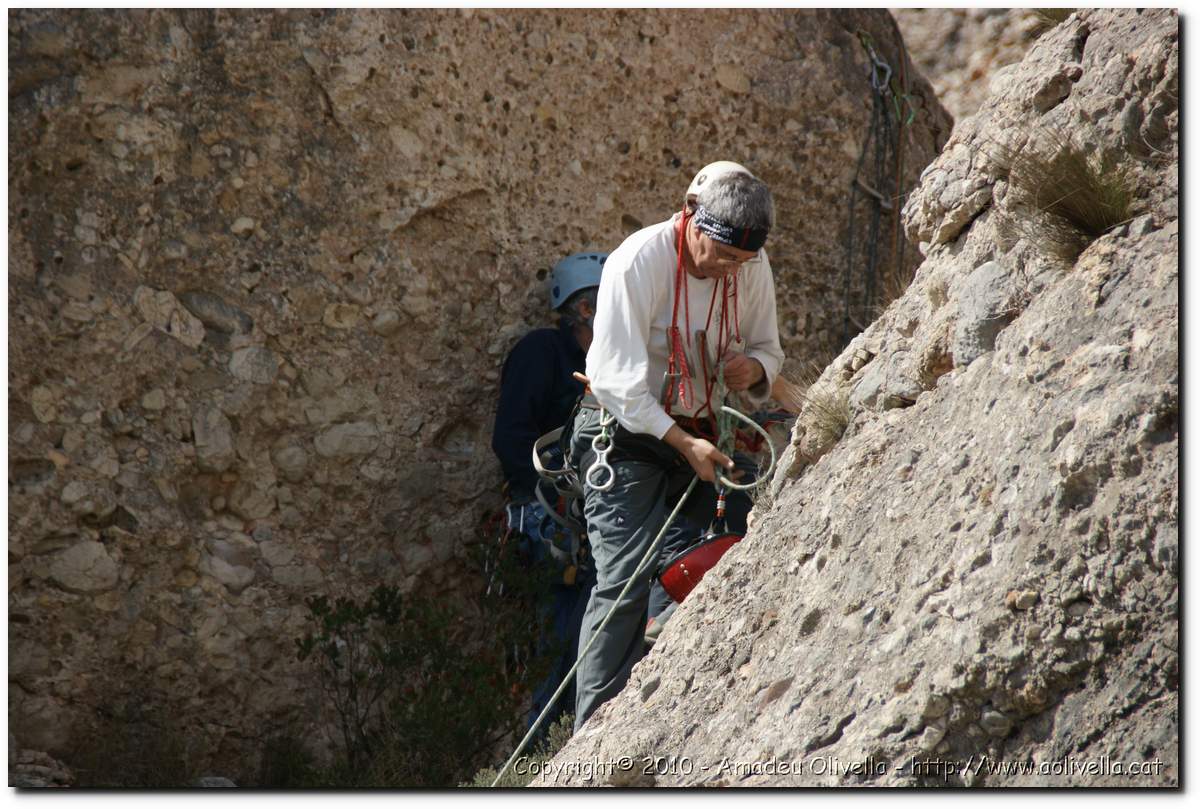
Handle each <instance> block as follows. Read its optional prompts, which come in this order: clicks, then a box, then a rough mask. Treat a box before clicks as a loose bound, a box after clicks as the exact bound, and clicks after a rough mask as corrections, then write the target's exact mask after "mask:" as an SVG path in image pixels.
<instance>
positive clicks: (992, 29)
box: [892, 8, 1070, 121]
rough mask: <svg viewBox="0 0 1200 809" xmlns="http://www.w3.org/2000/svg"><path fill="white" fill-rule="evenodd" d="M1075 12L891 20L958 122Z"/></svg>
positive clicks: (922, 11) (950, 12)
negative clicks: (1000, 75)
mask: <svg viewBox="0 0 1200 809" xmlns="http://www.w3.org/2000/svg"><path fill="white" fill-rule="evenodd" d="M1069 11H1070V9H1058V10H1057V11H1056V10H1053V9H1040V10H1039V9H1032V8H897V9H893V11H892V14H893V15H894V16H895V18H896V23H897V24H898V25H899V26H900V30H901V32H902V33H903V34H904V44H905V45H906V46H907V47H908V51H909V56H910V58H911V59H912V60H913V61H914V62H916V64H917V66H918V67H919V68H920V69H921V72H922V73H923V74H924V75H925V76H926V78H928V79H929V83H930V84H932V85H933V89H934V91H935V92H937V96H938V101H940V102H941V103H942V105H943V106H945V107H946V109H947V110H948V111H949V112H950V114H951V115H953V116H954V120H955V121H958V120H961V119H963V118H966V117H967V116H968V115H974V114H975V112H976V111H977V110H979V108H980V106H981V105H982V104H983V101H984V99H986V98H987V97H988V79H989V77H990V76H991V74H992V73H993V72H995V71H996V70H999V69H1000V68H1002V67H1005V66H1007V65H1011V64H1013V63H1014V62H1019V61H1021V57H1022V56H1024V55H1025V51H1026V50H1027V49H1028V48H1029V46H1030V45H1031V44H1033V42H1034V41H1035V40H1036V39H1037V37H1038V35H1039V34H1041V33H1042V32H1043V31H1044V30H1045V28H1047V27H1048V26H1052V25H1053V24H1054V23H1053V20H1052V19H1051V18H1049V17H1048V16H1047V15H1048V14H1052V13H1061V12H1069Z"/></svg>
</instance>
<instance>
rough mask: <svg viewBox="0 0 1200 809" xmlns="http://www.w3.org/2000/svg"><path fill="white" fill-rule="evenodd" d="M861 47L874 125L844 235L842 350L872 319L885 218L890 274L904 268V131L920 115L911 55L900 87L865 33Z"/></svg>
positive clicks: (852, 193) (857, 172)
mask: <svg viewBox="0 0 1200 809" xmlns="http://www.w3.org/2000/svg"><path fill="white" fill-rule="evenodd" d="M858 39H859V42H860V43H861V44H862V46H863V50H864V51H866V54H867V61H868V70H869V76H868V78H869V83H870V85H871V90H872V102H873V103H872V108H871V124H870V130H869V132H868V134H867V138H866V140H865V141H864V142H863V147H862V152H861V153H860V154H859V158H858V164H857V166H856V168H855V171H854V179H853V180H852V181H851V184H850V203H849V215H848V219H849V226H848V227H847V230H846V270H845V275H844V278H843V294H844V300H845V311H844V314H843V318H842V344H843V345H845V344H846V343H848V342H849V341H850V338H851V336H853V333H854V332H855V331H861V330H862V329H864V328H866V326H867V323H868V322H869V320H870V319H871V317H872V314H873V309H874V305H875V301H876V296H877V292H878V290H877V286H878V281H879V274H880V269H881V266H880V265H881V257H880V251H879V241H880V231H881V224H882V219H883V216H884V214H887V215H888V216H889V217H890V218H891V220H892V221H891V228H890V229H891V257H890V262H889V266H890V269H889V270H888V272H890V273H892V274H893V275H894V276H895V277H896V278H899V277H900V276H901V274H902V270H903V265H904V244H903V240H902V239H901V238H900V209H901V208H902V207H903V201H904V140H905V138H904V136H903V133H902V132H901V130H903V129H904V128H906V127H908V126H909V125H911V124H912V122H913V120H914V119H915V117H916V109H915V107H914V106H913V103H912V98H911V96H910V94H909V92H908V74H907V65H906V63H907V60H908V54H907V53H906V52H904V51H903V44H901V49H902V51H901V63H900V82H899V85H898V84H897V81H896V74H895V71H893V69H892V66H891V65H889V64H888V63H887V61H885V60H884V59H883V58H881V57H880V56H879V53H878V51H877V50H876V49H875V44H874V42H873V40H872V39H871V36H870V35H869V34H867V33H866V32H865V31H861V30H860V31H859V32H858ZM904 105H907V107H908V113H907V115H905V114H904V109H903V106H904ZM872 146H873V147H874V154H873V155H872V161H871V162H872V165H871V170H872V176H871V178H870V180H868V179H866V178H865V177H864V176H863V169H864V166H865V165H866V163H867V154H868V152H870V151H872ZM889 164H891V165H892V166H893V168H894V174H893V175H892V177H891V178H889V176H888V174H889V172H888V169H889ZM889 183H890V184H891V185H894V187H895V189H896V193H895V195H894V196H891V195H888V194H886V193H885V191H884V190H885V189H887V188H888V187H889ZM860 194H861V195H865V196H866V197H868V198H869V199H870V200H872V202H873V204H872V205H871V209H870V214H869V221H868V224H867V236H866V249H865V256H864V260H865V266H864V272H863V275H862V292H861V300H862V303H861V308H858V310H857V311H856V307H855V305H854V299H855V297H857V296H856V295H855V294H854V293H853V291H852V289H851V287H852V281H853V277H854V268H855V258H856V256H855V252H856V246H857V245H856V240H857V235H858V234H857V213H858V211H857V208H858V199H859V196H860Z"/></svg>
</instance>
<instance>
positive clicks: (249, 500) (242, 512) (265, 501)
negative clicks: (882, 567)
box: [229, 481, 275, 520]
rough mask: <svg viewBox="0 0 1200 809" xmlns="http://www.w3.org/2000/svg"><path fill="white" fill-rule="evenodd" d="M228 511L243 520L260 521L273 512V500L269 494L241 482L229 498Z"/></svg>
mask: <svg viewBox="0 0 1200 809" xmlns="http://www.w3.org/2000/svg"><path fill="white" fill-rule="evenodd" d="M229 510H230V511H232V512H233V513H234V514H236V515H238V516H239V517H241V518H242V519H244V520H261V519H263V518H264V517H266V516H267V515H269V514H270V513H271V512H272V511H274V510H275V498H274V496H272V495H271V494H270V493H269V492H266V491H263V490H262V489H260V488H258V487H256V486H254V485H253V484H251V483H248V482H246V481H242V482H241V483H239V484H238V485H237V486H235V487H234V489H233V492H232V494H231V495H230V496H229Z"/></svg>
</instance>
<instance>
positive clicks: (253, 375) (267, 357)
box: [229, 346, 279, 385]
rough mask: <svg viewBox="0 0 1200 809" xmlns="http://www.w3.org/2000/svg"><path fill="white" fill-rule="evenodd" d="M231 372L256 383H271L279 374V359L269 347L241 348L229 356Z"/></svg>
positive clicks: (239, 377) (235, 375) (237, 376)
mask: <svg viewBox="0 0 1200 809" xmlns="http://www.w3.org/2000/svg"><path fill="white" fill-rule="evenodd" d="M229 373H231V374H232V375H233V376H234V377H235V378H237V379H241V380H244V381H246V382H253V383H254V384H256V385H270V384H271V383H272V382H274V381H275V377H276V376H277V375H278V374H279V360H278V359H277V358H276V357H275V354H274V352H272V351H271V349H269V348H263V347H262V346H247V347H245V348H239V349H237V350H236V351H234V352H233V355H232V356H231V357H230V358H229Z"/></svg>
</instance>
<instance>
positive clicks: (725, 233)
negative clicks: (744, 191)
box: [692, 205, 768, 251]
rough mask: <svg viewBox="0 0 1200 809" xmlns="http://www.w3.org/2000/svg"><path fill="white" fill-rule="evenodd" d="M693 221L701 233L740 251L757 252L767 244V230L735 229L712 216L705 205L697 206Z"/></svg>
mask: <svg viewBox="0 0 1200 809" xmlns="http://www.w3.org/2000/svg"><path fill="white" fill-rule="evenodd" d="M692 221H693V222H695V223H696V227H698V228H700V232H701V233H704V234H707V235H708V236H709V237H711V238H713V239H715V240H716V241H718V242H720V243H721V244H727V245H729V246H730V247H736V248H738V249H739V250H752V251H757V250H758V249H759V248H760V247H762V246H763V245H764V244H766V243H767V232H768V231H767V229H766V228H735V227H733V226H732V225H727V224H725V223H724V222H722V221H721V220H720V219H717V218H716V217H715V216H713V215H712V214H710V213H709V212H708V211H707V210H705V208H704V206H703V205H697V206H696V213H695V214H694V215H693V217H692Z"/></svg>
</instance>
